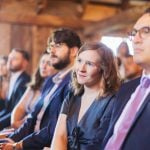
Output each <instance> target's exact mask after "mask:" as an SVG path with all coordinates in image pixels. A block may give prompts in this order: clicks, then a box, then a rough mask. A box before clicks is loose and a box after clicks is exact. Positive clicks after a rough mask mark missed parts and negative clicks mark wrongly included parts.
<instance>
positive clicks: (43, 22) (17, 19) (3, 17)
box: [0, 12, 91, 29]
mask: <svg viewBox="0 0 150 150" xmlns="http://www.w3.org/2000/svg"><path fill="white" fill-rule="evenodd" d="M0 22H4V23H11V24H27V25H38V26H54V27H71V28H74V29H81V28H84V26H85V25H86V24H89V23H91V22H89V21H83V20H79V19H71V18H65V17H58V16H54V15H45V14H41V15H36V14H17V13H9V12H0Z"/></svg>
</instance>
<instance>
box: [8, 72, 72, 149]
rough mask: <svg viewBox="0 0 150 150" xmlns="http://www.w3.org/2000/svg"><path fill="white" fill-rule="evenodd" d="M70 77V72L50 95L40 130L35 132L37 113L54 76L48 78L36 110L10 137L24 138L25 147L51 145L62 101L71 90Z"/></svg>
mask: <svg viewBox="0 0 150 150" xmlns="http://www.w3.org/2000/svg"><path fill="white" fill-rule="evenodd" d="M70 77H71V76H70V73H69V74H67V75H66V76H65V78H64V79H63V81H62V82H61V83H60V85H59V87H58V88H57V89H56V91H55V92H54V93H53V94H52V96H51V97H50V99H51V102H50V103H49V105H48V107H47V108H46V111H45V113H44V115H43V117H42V120H41V124H40V131H39V132H38V133H37V132H34V127H35V125H36V120H37V115H38V113H39V112H40V109H41V107H42V102H43V99H44V97H45V96H46V95H47V94H48V92H49V91H50V90H51V89H52V87H53V85H54V83H53V82H52V77H50V78H48V79H47V81H46V84H45V85H44V87H43V90H42V94H41V98H40V100H39V102H38V104H37V105H36V107H35V110H34V111H33V112H32V114H31V115H30V117H29V118H28V119H27V120H26V122H25V123H24V124H23V126H22V127H21V128H19V129H18V130H17V131H16V132H15V133H14V134H12V135H11V136H10V138H11V139H13V140H14V141H15V142H17V141H20V140H22V139H23V149H25V150H26V149H28V150H29V149H31V150H33V149H36V150H38V149H42V148H43V147H45V146H49V145H50V143H51V140H52V137H53V133H54V130H55V126H56V122H57V119H58V116H59V112H60V109H61V105H62V102H63V100H64V98H65V97H66V95H67V93H68V92H69V81H70ZM48 124H49V127H48Z"/></svg>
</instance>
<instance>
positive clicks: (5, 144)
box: [0, 143, 13, 150]
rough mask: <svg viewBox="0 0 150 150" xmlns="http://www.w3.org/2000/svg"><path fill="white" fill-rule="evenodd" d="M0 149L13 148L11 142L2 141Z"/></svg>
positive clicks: (7, 149)
mask: <svg viewBox="0 0 150 150" xmlns="http://www.w3.org/2000/svg"><path fill="white" fill-rule="evenodd" d="M0 150H13V144H11V143H3V144H1V147H0Z"/></svg>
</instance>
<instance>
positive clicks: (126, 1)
mask: <svg viewBox="0 0 150 150" xmlns="http://www.w3.org/2000/svg"><path fill="white" fill-rule="evenodd" d="M129 2H130V0H121V9H122V10H125V9H128V8H129Z"/></svg>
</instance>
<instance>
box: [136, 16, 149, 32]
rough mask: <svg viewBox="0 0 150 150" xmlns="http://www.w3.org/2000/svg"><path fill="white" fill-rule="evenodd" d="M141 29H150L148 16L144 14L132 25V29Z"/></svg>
mask: <svg viewBox="0 0 150 150" xmlns="http://www.w3.org/2000/svg"><path fill="white" fill-rule="evenodd" d="M142 27H150V14H144V15H143V16H142V17H140V18H139V19H138V20H137V22H136V24H135V25H134V29H137V30H139V29H141V28H142Z"/></svg>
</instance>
